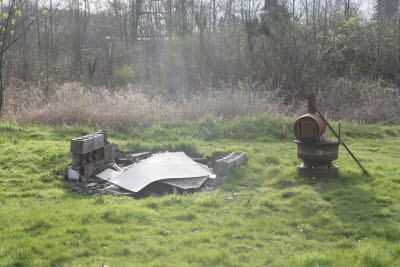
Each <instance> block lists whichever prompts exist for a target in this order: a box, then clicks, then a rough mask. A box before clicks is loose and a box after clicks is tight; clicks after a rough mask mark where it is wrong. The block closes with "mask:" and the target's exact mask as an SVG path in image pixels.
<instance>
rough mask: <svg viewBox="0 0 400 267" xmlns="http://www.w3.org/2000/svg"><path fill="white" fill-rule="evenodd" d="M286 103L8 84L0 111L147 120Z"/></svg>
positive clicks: (53, 120)
mask: <svg viewBox="0 0 400 267" xmlns="http://www.w3.org/2000/svg"><path fill="white" fill-rule="evenodd" d="M286 110H287V107H285V106H284V105H283V101H282V99H280V98H279V97H278V96H277V94H274V93H262V94H261V93H257V94H255V93H248V92H238V91H230V90H223V91H217V92H210V93H207V94H203V95H198V96H194V97H191V98H190V99H187V98H185V97H183V96H178V97H176V98H175V100H174V101H171V100H164V99H163V98H161V97H150V96H148V95H147V94H145V93H143V92H140V91H138V90H133V89H132V88H126V89H125V90H120V91H110V90H107V89H106V88H104V87H102V88H93V87H88V88H87V87H83V86H81V85H80V84H79V83H68V84H64V85H63V86H61V87H60V88H58V89H57V90H55V91H54V92H53V93H51V94H46V93H45V92H44V91H43V90H41V89H40V88H29V89H26V90H21V89H20V90H18V89H17V88H13V87H10V88H9V90H8V91H7V95H6V103H5V106H4V110H3V116H4V118H5V119H7V120H15V121H18V122H41V123H45V124H57V123H89V124H110V123H112V122H116V121H118V122H120V121H129V122H135V123H137V124H138V125H149V124H152V123H155V122H160V121H165V120H168V121H185V120H195V119H198V118H201V117H203V116H205V115H208V114H211V115H214V116H216V117H220V118H223V119H232V118H234V117H238V116H247V115H255V114H262V113H268V114H276V113H278V112H285V113H286Z"/></svg>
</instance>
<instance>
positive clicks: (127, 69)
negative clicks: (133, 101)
mask: <svg viewBox="0 0 400 267" xmlns="http://www.w3.org/2000/svg"><path fill="white" fill-rule="evenodd" d="M134 81H135V69H134V68H133V66H128V65H123V66H122V67H120V68H117V69H116V70H115V71H114V73H113V75H112V77H111V85H112V86H114V87H115V86H117V87H122V86H125V85H128V84H130V83H132V84H133V83H134Z"/></svg>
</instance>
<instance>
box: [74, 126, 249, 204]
mask: <svg viewBox="0 0 400 267" xmlns="http://www.w3.org/2000/svg"><path fill="white" fill-rule="evenodd" d="M71 153H72V166H70V167H68V178H69V180H71V181H73V183H72V186H71V191H75V192H78V193H83V194H110V195H114V196H130V197H134V198H140V197H146V196H149V195H156V196H163V195H165V194H172V193H174V194H176V193H182V192H194V191H209V190H212V189H213V188H215V187H217V186H220V185H221V184H222V183H223V182H224V181H225V180H226V177H227V175H228V172H229V170H230V169H231V168H233V167H235V166H239V165H242V164H244V162H245V160H246V153H237V152H234V153H232V154H230V155H229V156H228V157H225V158H222V159H219V160H216V162H215V166H214V168H211V166H207V165H205V164H202V163H204V162H206V160H205V159H204V158H190V157H188V156H187V155H186V154H185V153H184V152H164V153H157V154H151V153H149V152H141V153H136V154H128V155H125V156H123V157H117V145H116V144H114V143H110V142H108V141H107V132H106V131H100V132H98V133H95V134H91V135H87V136H83V137H79V138H76V139H73V140H71ZM213 170H214V171H215V174H213Z"/></svg>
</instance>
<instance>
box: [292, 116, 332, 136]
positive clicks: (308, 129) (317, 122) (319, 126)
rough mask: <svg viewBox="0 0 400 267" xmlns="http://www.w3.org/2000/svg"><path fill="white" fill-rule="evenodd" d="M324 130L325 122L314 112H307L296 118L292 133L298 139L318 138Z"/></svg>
mask: <svg viewBox="0 0 400 267" xmlns="http://www.w3.org/2000/svg"><path fill="white" fill-rule="evenodd" d="M325 131H326V124H325V123H324V121H323V120H322V118H321V117H320V116H319V115H318V114H316V113H307V114H305V115H303V116H301V117H300V118H298V119H297V120H296V122H295V123H294V127H293V133H294V135H295V136H296V138H297V139H298V140H310V141H313V140H318V139H319V137H321V135H323V134H324V133H325Z"/></svg>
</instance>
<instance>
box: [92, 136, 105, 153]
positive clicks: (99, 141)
mask: <svg viewBox="0 0 400 267" xmlns="http://www.w3.org/2000/svg"><path fill="white" fill-rule="evenodd" d="M104 145H105V142H104V135H102V134H94V135H93V150H97V149H100V148H102V147H104Z"/></svg>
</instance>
